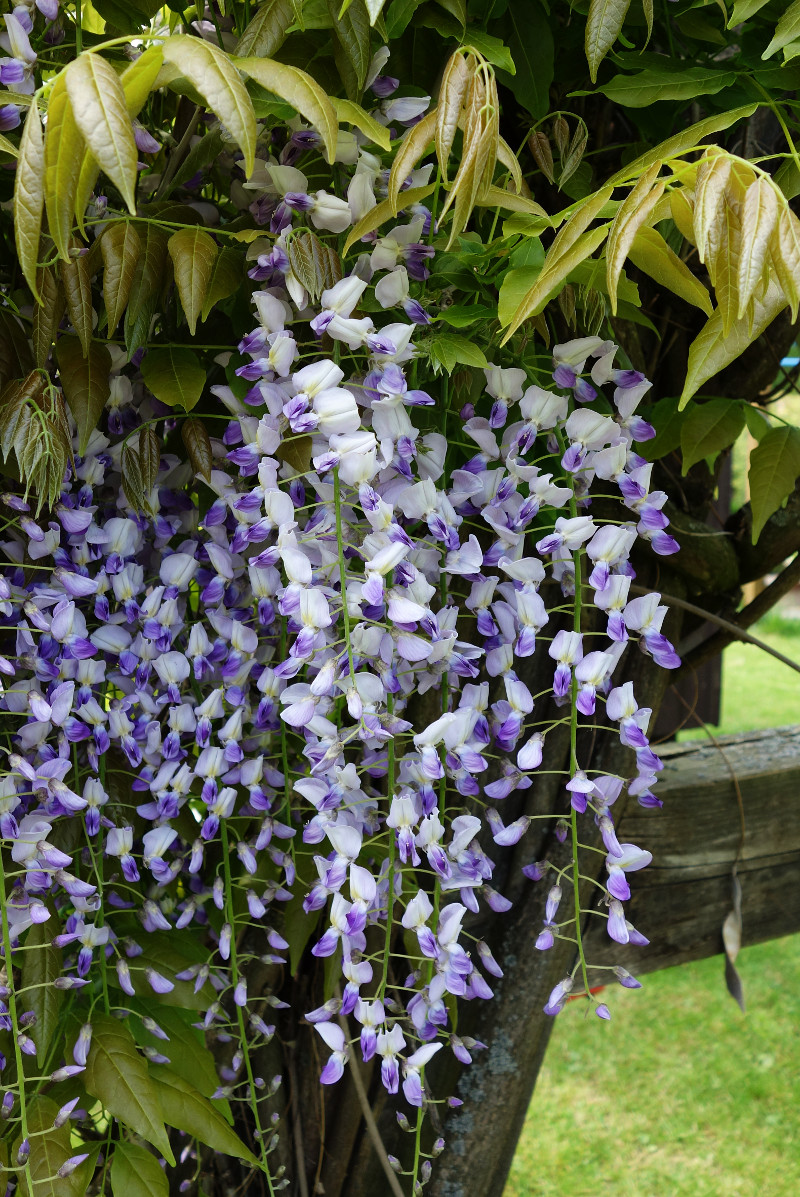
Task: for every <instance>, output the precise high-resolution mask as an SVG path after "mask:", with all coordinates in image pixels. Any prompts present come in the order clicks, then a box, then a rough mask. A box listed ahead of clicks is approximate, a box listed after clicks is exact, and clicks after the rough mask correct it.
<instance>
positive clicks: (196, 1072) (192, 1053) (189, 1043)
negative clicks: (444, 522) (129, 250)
mask: <svg viewBox="0 0 800 1197" xmlns="http://www.w3.org/2000/svg"><path fill="white" fill-rule="evenodd" d="M182 423H183V428H185V427H186V425H187V424H197V423H199V421H198V420H184V421H183V422H182ZM183 428H182V429H181V431H182V432H183ZM129 1005H130V1007H131V1009H132V1010H133V1011H134V1014H136V1015H138V1017H137V1018H134V1019H133V1023H132V1027H133V1034H134V1037H135V1038H136V1041H137V1042H138V1043H141V1044H142V1046H144V1047H155V1048H157V1049H158V1050H159V1051H160V1052H163V1053H164V1055H165V1056H169V1061H170V1063H169V1067H170V1068H171V1069H172V1071H173V1072H176V1073H177V1074H178V1076H182V1077H183V1079H184V1080H185V1081H188V1083H189V1084H190V1085H194V1087H195V1088H196V1089H197V1090H198V1091H199V1092H200V1093H202V1095H203V1097H211V1095H212V1093H214V1092H215V1090H216V1089H218V1088H219V1077H218V1075H217V1066H216V1064H215V1062H214V1057H213V1056H212V1054H211V1052H210V1051H209V1050H208V1048H207V1047H206V1045H205V1041H204V1039H203V1036H202V1034H201V1033H200V1032H199V1031H197V1030H196V1029H195V1028H194V1027H193V1026H192V1025H191V1023H192V1021H193V1020H194V1018H195V1016H194V1015H193V1014H190V1013H189V1012H188V1011H183V1010H179V1009H178V1008H177V1007H175V1006H159V1007H158V1008H156V1009H154V1008H153V1005H152V1003H150V1002H144V1001H139V999H138V998H131V1000H130V1002H129ZM147 1016H149V1017H150V1018H153V1019H154V1020H155V1022H157V1023H158V1025H159V1027H160V1028H161V1030H162V1031H164V1032H165V1034H167V1035H169V1042H165V1041H164V1040H163V1039H160V1038H158V1037H157V1036H155V1035H153V1034H152V1033H151V1032H150V1031H148V1030H147V1028H146V1027H145V1025H144V1023H143V1022H142V1021H141V1020H142V1018H143V1017H147Z"/></svg>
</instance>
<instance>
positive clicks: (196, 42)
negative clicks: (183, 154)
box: [164, 34, 259, 178]
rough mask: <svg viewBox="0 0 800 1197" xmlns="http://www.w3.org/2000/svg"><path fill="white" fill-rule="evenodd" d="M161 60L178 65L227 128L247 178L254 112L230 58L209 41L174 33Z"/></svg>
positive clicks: (250, 169) (251, 157)
mask: <svg viewBox="0 0 800 1197" xmlns="http://www.w3.org/2000/svg"><path fill="white" fill-rule="evenodd" d="M164 61H165V62H166V63H172V64H174V66H176V67H177V68H178V70H179V71H180V72H181V74H182V75H183V76H184V77H185V78H186V79H188V80H189V82H190V83H191V84H192V86H193V87H194V88H196V90H197V91H198V92H199V94H200V95H201V96H202V97H203V99H204V100H205V102H206V103H207V104H208V106H209V108H210V109H211V110H212V111H213V112H214V113H215V114H216V116H218V117H219V119H220V120H221V121H222V123H223V125H225V127H226V128H227V129H228V131H229V132H230V134H231V136H232V137H233V138H234V139H235V141H236V142H237V144H238V146H239V148H240V150H241V151H242V153H243V154H244V173H245V175H246V176H247V177H248V178H249V177H250V175H251V174H252V173H253V164H254V162H255V152H256V136H257V128H256V114H255V112H254V111H253V103H252V100H251V99H250V97H249V95H248V94H247V88H246V87H245V85H244V83H243V81H242V78H241V76H240V74H239V72H238V71H237V69H236V67H235V66H234V64H233V60H232V59H231V58H230V57H229V56H228V55H227V54H226V53H225V51H224V50H220V48H219V47H218V46H215V45H213V43H212V42H206V41H203V40H202V39H200V38H197V37H188V36H186V35H185V34H173V35H172V36H171V37H169V38H167V40H166V41H165V42H164ZM253 61H256V62H257V61H259V60H258V59H255V60H253Z"/></svg>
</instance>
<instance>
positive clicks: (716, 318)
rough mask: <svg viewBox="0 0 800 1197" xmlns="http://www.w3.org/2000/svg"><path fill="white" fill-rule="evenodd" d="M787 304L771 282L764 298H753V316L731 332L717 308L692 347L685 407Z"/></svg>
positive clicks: (682, 403) (682, 401)
mask: <svg viewBox="0 0 800 1197" xmlns="http://www.w3.org/2000/svg"><path fill="white" fill-rule="evenodd" d="M785 307H786V297H785V296H784V294H783V292H782V291H781V289H780V287H779V286H778V285H777V284H776V283H770V285H769V287H768V288H767V292H766V294H765V296H764V298H763V299H759V298H758V296H756V297H755V298H754V299H753V318H752V320H749V319H748V318H747V317H744V318H743V319H742V320H735V321H734V323H733V325H732V327H731V330H730V332H729V333H728V334H727V335H726V334H725V332H724V330H723V323H722V313H721V312H720V311H719V310H717V311H716V312H714V315H713V316H712V317H711V319H710V320H708V321H707V323H706V325H705V327H704V328H702V329H701V331H700V332H699V334H698V335H697V336H696V337H695V339H694V341H692V344H691V346H690V347H689V361H688V364H687V370H686V382H685V384H684V388H683V394H682V395H681V408H684V407H685V406H686V404H687V403H688V402H689V400H690V399H691V398H692V396H693V395H696V394H697V392H698V391H699V390H700V388H701V387H702V386H703V385H704V384H705V383H706V382H708V380H709V378H713V377H714V375H715V374H718V373H719V372H720V370H724V369H725V367H726V366H729V365H730V364H731V362H733V361H735V360H736V358H737V357H740V356H741V354H743V353H744V351H745V349H746V348H747V346H748V345H751V344H752V343H753V341H755V340H756V339H757V338H758V337H760V336H761V334H762V332H763V331H764V329H765V328H766V327H767V325H768V324H771V323H772V321H773V320H774V319H775V317H776V316H777V315H778V312H780V311H782V310H783V308H785Z"/></svg>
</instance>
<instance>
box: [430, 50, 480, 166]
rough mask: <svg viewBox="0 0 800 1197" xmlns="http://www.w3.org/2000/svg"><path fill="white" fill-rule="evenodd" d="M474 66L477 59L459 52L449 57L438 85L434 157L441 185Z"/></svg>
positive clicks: (473, 73)
mask: <svg viewBox="0 0 800 1197" xmlns="http://www.w3.org/2000/svg"><path fill="white" fill-rule="evenodd" d="M476 66H477V59H476V58H475V56H474V55H473V54H469V55H465V54H464V52H463V51H462V50H461V49H458V50H456V52H455V53H454V54H452V55H451V56H450V58H449V59H448V62H447V66H446V67H445V68H444V75H443V76H442V84H441V87H440V88H439V100H438V102H437V105H436V131H435V141H436V157H437V158H438V159H439V169H440V170H441V172H442V179H443V180H444V182H445V185H447V183H448V182H449V176H448V173H447V165H448V162H449V160H450V151H451V150H452V148H453V141H454V140H455V135H456V132H457V130H458V126H459V121H460V119H461V111H462V109H463V107H464V104H465V102H466V98H467V93H468V89H469V87H470V85H471V83H472V80H473V78H474V75H475V69H476Z"/></svg>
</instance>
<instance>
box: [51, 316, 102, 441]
mask: <svg viewBox="0 0 800 1197" xmlns="http://www.w3.org/2000/svg"><path fill="white" fill-rule="evenodd" d="M56 360H57V362H58V372H59V374H60V375H61V385H62V387H63V389H64V398H65V399H66V401H67V404H68V406H69V410H70V411H71V412H72V418H73V419H74V421H75V423H76V424H77V425H78V452H79V453H80V454H83V453H85V452H86V446H87V445H88V443H89V437H90V436H91V435H92V433H93V432H94V430H95V428H96V427H97V424H98V421H99V419H100V416H101V415H102V413H103V408H104V407H105V405H106V402H107V401H108V396H109V395H110V394H111V381H110V374H111V354H110V353H109V351H108V349H107V348H106V346H105V345H103V344H101V343H100V342H99V341H92V342H91V343H90V345H89V352H88V354H85V353H84V352H83V347H82V346H81V344H80V342H79V341H78V339H77V337H69V336H62V337H59V338H58V341H57V342H56Z"/></svg>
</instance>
